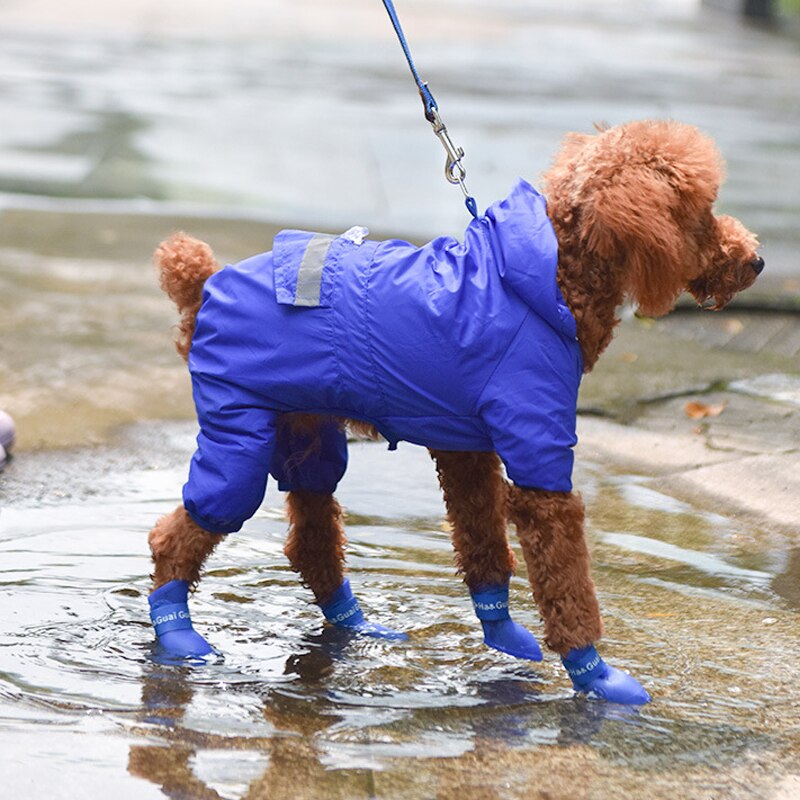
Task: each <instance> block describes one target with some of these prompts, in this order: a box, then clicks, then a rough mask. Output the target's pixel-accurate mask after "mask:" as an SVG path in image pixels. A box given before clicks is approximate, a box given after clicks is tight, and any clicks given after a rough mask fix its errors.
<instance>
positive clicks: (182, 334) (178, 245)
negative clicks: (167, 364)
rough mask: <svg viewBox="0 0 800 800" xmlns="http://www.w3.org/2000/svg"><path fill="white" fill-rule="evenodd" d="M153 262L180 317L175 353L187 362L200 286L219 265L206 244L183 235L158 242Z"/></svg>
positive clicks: (199, 300)
mask: <svg viewBox="0 0 800 800" xmlns="http://www.w3.org/2000/svg"><path fill="white" fill-rule="evenodd" d="M154 258H155V264H156V268H157V269H158V274H159V283H160V285H161V288H162V289H163V290H164V291H165V292H166V293H167V295H168V296H169V297H170V299H171V300H172V301H173V302H174V303H175V305H176V306H178V311H179V312H180V315H181V319H180V322H179V323H178V335H177V337H176V339H175V349H176V350H177V351H178V353H179V354H180V355H181V356H182V357H183V359H184V360H187V359H188V358H189V348H190V347H191V345H192V336H193V335H194V321H195V317H196V316H197V312H198V311H199V310H200V303H201V302H202V299H203V284H204V283H205V282H206V280H207V279H208V278H209V277H210V276H211V275H212V274H213V273H214V272H216V270H217V269H219V264H217V262H216V259H215V258H214V254H213V253H212V252H211V248H210V247H209V246H208V245H207V244H206V243H205V242H201V241H200V240H199V239H193V238H192V237H191V236H187V235H186V234H185V233H176V234H174V235H173V236H171V237H170V238H169V239H166V240H165V241H163V242H161V244H160V245H159V246H158V249H157V250H156V252H155V256H154Z"/></svg>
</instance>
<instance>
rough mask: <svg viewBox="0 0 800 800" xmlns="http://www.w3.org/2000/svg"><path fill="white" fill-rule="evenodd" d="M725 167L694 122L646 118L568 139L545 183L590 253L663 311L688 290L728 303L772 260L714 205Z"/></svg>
mask: <svg viewBox="0 0 800 800" xmlns="http://www.w3.org/2000/svg"><path fill="white" fill-rule="evenodd" d="M723 172H724V169H723V163H722V159H721V157H720V155H719V152H718V151H717V148H716V146H715V145H714V143H713V142H712V141H711V140H710V139H709V138H708V137H707V136H704V135H703V134H701V133H700V131H698V130H697V129H696V128H694V127H692V126H690V125H684V124H681V123H677V122H671V121H643V122H633V123H629V124H627V125H620V126H618V127H615V128H605V129H600V130H598V133H597V134H596V135H593V136H589V135H582V134H572V135H570V136H569V137H567V140H566V141H565V143H564V146H563V147H562V149H561V151H560V153H559V154H558V155H557V157H556V160H555V163H554V165H553V167H552V168H551V170H550V171H549V172H548V174H547V175H546V187H547V191H548V195H549V196H551V197H552V199H554V200H555V206H554V207H555V208H557V209H558V210H557V212H556V213H557V214H559V215H560V216H561V217H565V218H566V219H567V220H568V222H567V224H566V226H564V225H562V228H566V229H567V230H568V231H569V234H568V235H569V236H570V237H572V238H573V240H574V239H575V238H577V248H578V249H579V250H580V252H581V255H582V257H584V258H587V259H588V260H589V261H592V262H596V263H600V264H604V265H608V266H609V267H610V268H611V269H613V270H618V271H619V273H620V277H619V279H620V280H621V288H622V291H623V292H624V294H625V295H627V296H628V297H630V298H631V299H632V300H633V301H634V302H635V303H636V304H637V305H638V307H639V310H640V311H641V312H642V313H643V314H646V315H649V316H659V315H661V314H665V313H667V312H668V311H670V310H671V309H672V307H673V306H674V305H675V302H676V301H677V299H678V297H679V296H680V295H681V294H682V293H683V292H685V291H686V292H689V293H690V294H692V295H693V296H694V298H695V299H696V300H697V302H698V303H699V304H700V305H702V306H703V307H705V308H713V309H720V308H722V307H724V306H725V305H726V304H727V303H728V302H729V301H730V300H731V298H733V296H734V295H735V294H736V293H737V292H740V291H742V290H743V289H746V288H747V287H748V286H750V285H751V284H752V283H753V281H755V279H756V277H757V275H758V274H759V273H760V272H761V270H762V269H763V267H764V261H763V260H762V259H761V258H760V257H759V256H758V254H757V252H756V248H757V246H758V241H757V240H756V237H755V236H754V235H753V234H752V233H750V231H748V230H747V229H746V228H745V227H744V226H743V225H742V224H741V223H740V222H739V221H738V220H736V219H734V218H732V217H727V216H720V217H717V216H715V214H714V212H713V205H714V201H715V200H716V197H717V190H718V188H719V185H720V182H721V181H722V178H723ZM563 221H564V220H563V219H562V223H563Z"/></svg>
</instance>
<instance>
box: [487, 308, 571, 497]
mask: <svg viewBox="0 0 800 800" xmlns="http://www.w3.org/2000/svg"><path fill="white" fill-rule="evenodd" d="M581 373H582V361H581V355H580V347H579V345H578V344H577V342H574V341H570V340H569V339H567V338H566V337H563V336H560V335H558V334H556V333H555V332H553V330H552V328H550V326H549V325H547V324H546V323H544V322H543V321H542V320H541V319H540V318H539V317H537V316H536V315H534V314H529V315H528V316H527V318H526V319H525V321H524V322H523V324H522V326H521V327H520V330H519V331H518V333H517V335H516V336H515V337H514V340H513V341H512V343H511V345H510V346H509V348H508V350H507V351H506V354H505V355H504V357H503V359H502V360H501V362H500V364H499V365H498V367H497V369H496V371H495V372H494V374H493V375H492V378H491V379H490V381H489V383H488V384H487V386H486V388H485V389H484V392H483V395H482V399H481V416H482V418H483V420H484V422H485V424H486V426H487V427H488V429H489V434H490V436H491V438H492V442H493V444H494V447H495V449H496V451H497V453H498V455H499V456H500V458H501V459H502V460H503V463H504V464H505V466H506V472H507V473H508V477H509V478H510V479H511V480H512V481H514V483H515V484H516V485H517V486H521V487H524V488H527V489H544V490H547V491H552V492H569V491H572V466H573V463H574V454H573V451H572V448H573V447H574V446H575V444H576V443H577V436H576V433H575V428H576V422H575V415H576V408H577V403H578V387H579V386H580V379H581Z"/></svg>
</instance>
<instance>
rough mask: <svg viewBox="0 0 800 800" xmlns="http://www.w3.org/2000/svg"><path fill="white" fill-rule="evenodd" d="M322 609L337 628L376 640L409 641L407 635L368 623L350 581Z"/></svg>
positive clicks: (326, 617)
mask: <svg viewBox="0 0 800 800" xmlns="http://www.w3.org/2000/svg"><path fill="white" fill-rule="evenodd" d="M320 608H321V609H322V613H323V614H324V615H325V619H327V620H328V622H330V623H332V624H333V625H335V626H336V627H337V628H341V629H343V630H347V631H351V632H352V633H358V634H361V635H362V636H372V637H374V638H376V639H395V640H402V639H408V636H407V635H406V634H405V633H401V632H400V631H393V630H391V629H389V628H385V627H384V626H383V625H378V624H377V623H374V622H367V620H366V619H364V614H363V612H362V611H361V606H359V604H358V598H357V597H356V596H355V595H354V594H353V590H352V589H351V588H350V581H348V580H345V581H344V582H343V583H342V585H341V586H340V587H339V588H338V589H337V590H336V591H335V592H334V593H333V596H332V597H331V598H330V599H329V600H328V602H327V603H324V604H321V605H320Z"/></svg>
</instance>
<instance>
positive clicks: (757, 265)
mask: <svg viewBox="0 0 800 800" xmlns="http://www.w3.org/2000/svg"><path fill="white" fill-rule="evenodd" d="M750 266H751V267H752V268H753V272H755V274H756V275H760V274H761V273H762V271H763V270H764V259H763V258H761V256H757V257H756V258H754V259H753V260H752V261H751V262H750Z"/></svg>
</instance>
